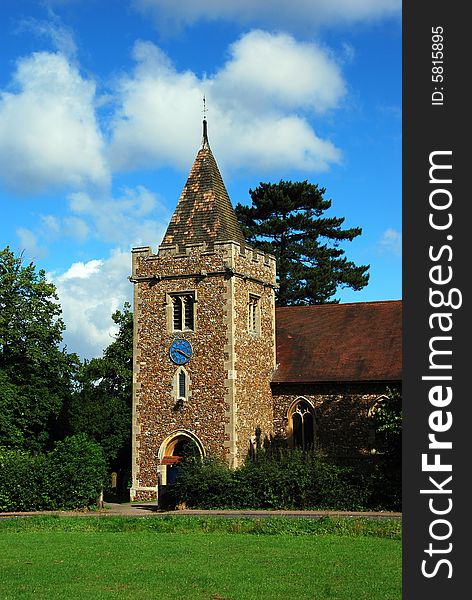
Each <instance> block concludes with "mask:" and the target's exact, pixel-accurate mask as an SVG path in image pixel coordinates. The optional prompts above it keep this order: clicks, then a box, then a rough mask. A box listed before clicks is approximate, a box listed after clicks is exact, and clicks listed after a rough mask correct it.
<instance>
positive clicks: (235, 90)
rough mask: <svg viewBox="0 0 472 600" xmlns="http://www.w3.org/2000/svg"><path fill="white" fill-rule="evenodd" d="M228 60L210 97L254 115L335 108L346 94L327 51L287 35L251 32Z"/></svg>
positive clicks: (214, 83) (335, 65)
mask: <svg viewBox="0 0 472 600" xmlns="http://www.w3.org/2000/svg"><path fill="white" fill-rule="evenodd" d="M230 53H231V58H230V60H229V61H228V62H227V63H226V65H225V66H224V68H223V69H222V70H221V71H220V72H218V73H217V74H216V75H215V76H214V78H213V81H212V84H213V85H212V90H213V91H212V94H213V96H216V98H219V97H221V96H223V97H226V104H228V103H230V102H231V101H233V102H237V104H238V105H240V106H241V107H244V108H246V110H250V111H252V112H258V113H259V112H260V111H261V109H265V110H266V109H267V108H270V109H272V110H274V109H275V108H279V109H282V110H296V109H309V110H313V111H316V112H323V111H325V110H326V109H329V108H335V107H336V106H337V105H338V102H339V100H340V99H341V98H342V97H343V95H344V93H345V83H344V81H343V79H342V77H341V73H340V71H339V67H338V65H337V64H336V62H335V60H334V59H333V58H332V57H330V55H329V53H328V51H326V50H324V49H323V48H321V47H320V46H318V45H316V44H313V43H310V44H308V43H303V42H298V41H296V40H295V39H294V38H293V37H291V36H289V35H286V34H281V33H280V34H271V33H268V32H267V31H260V30H255V31H251V32H249V33H247V34H246V35H244V36H243V37H242V38H241V39H240V40H238V41H237V42H236V43H234V44H232V46H231V48H230Z"/></svg>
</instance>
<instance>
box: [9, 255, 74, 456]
mask: <svg viewBox="0 0 472 600" xmlns="http://www.w3.org/2000/svg"><path fill="white" fill-rule="evenodd" d="M64 328H65V327H64V323H63V321H62V319H61V307H60V305H59V303H58V297H57V294H56V289H55V287H54V285H53V284H52V283H49V282H48V281H46V276H45V272H44V271H43V270H40V271H39V272H38V271H36V267H35V265H34V264H33V263H29V264H24V261H23V257H22V256H15V255H14V253H13V252H11V251H10V249H9V247H6V248H5V249H3V250H2V251H0V415H1V417H0V445H3V446H5V447H10V448H23V449H26V450H29V451H33V452H39V451H42V450H44V449H46V448H48V447H50V446H51V444H52V441H54V439H57V438H58V437H60V436H61V432H60V431H59V420H58V417H59V414H60V411H61V407H62V404H63V401H64V399H65V398H67V397H68V396H69V395H70V393H71V389H72V383H71V382H72V380H73V373H74V372H75V369H76V368H77V365H78V358H77V356H76V355H73V354H68V353H67V352H66V350H65V349H62V350H61V349H60V348H59V346H60V344H61V342H62V332H63V330H64Z"/></svg>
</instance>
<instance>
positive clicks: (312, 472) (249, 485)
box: [166, 450, 401, 510]
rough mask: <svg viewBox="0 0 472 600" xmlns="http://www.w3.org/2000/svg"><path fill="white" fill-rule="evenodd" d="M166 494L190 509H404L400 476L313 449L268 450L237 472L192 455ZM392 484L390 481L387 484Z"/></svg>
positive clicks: (223, 465) (174, 503) (167, 499)
mask: <svg viewBox="0 0 472 600" xmlns="http://www.w3.org/2000/svg"><path fill="white" fill-rule="evenodd" d="M178 468H179V474H178V477H177V479H176V482H175V483H174V485H173V486H171V488H170V490H169V491H168V494H167V497H166V503H167V505H171V506H172V505H174V506H177V505H179V504H185V505H186V506H187V507H188V508H203V509H211V508H234V509H243V508H248V509H299V510H303V509H305V510H309V509H326V510H367V509H371V510H373V509H376V510H401V489H400V481H399V480H398V481H396V482H394V481H393V480H392V478H391V477H388V473H387V474H386V473H385V472H384V471H385V469H382V468H379V466H378V465H375V464H369V465H368V468H365V467H364V468H359V467H357V468H356V467H354V466H343V465H338V464H333V463H330V462H327V461H326V460H324V459H322V458H320V457H318V456H315V455H314V454H313V453H310V452H298V451H287V450H286V451H279V452H278V453H277V455H272V456H265V455H264V454H263V453H262V454H261V455H260V456H259V457H258V458H257V460H255V461H250V460H248V461H246V462H245V463H244V465H243V466H242V467H240V468H239V469H236V470H235V471H232V470H230V469H229V468H228V467H227V466H226V465H225V464H223V463H221V462H219V461H217V460H212V459H208V458H206V459H204V460H199V459H196V458H189V459H186V460H184V461H182V462H181V464H179V467H178ZM387 483H388V485H386V484H387Z"/></svg>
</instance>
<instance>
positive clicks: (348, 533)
mask: <svg viewBox="0 0 472 600" xmlns="http://www.w3.org/2000/svg"><path fill="white" fill-rule="evenodd" d="M270 521H272V522H270ZM297 521H299V522H298V523H297ZM307 521H308V520H304V521H303V522H302V520H298V519H297V520H294V519H286V520H285V523H284V520H283V519H263V520H261V521H260V522H259V523H257V522H256V523H254V521H250V520H245V519H240V520H231V521H229V520H226V519H213V520H212V519H200V520H198V519H195V518H194V519H185V518H183V517H173V518H171V519H167V520H164V519H160V518H156V517H150V518H137V519H132V518H126V519H123V518H119V517H116V518H115V517H105V518H100V517H76V518H65V517H60V518H56V519H54V518H52V517H47V518H39V517H34V518H28V519H21V521H20V520H19V519H14V520H11V521H2V522H0V565H1V569H0V597H1V598H2V599H3V600H9V599H12V598H25V599H27V598H35V599H41V598H48V599H56V598H61V599H70V600H76V599H77V600H80V599H82V598H90V599H91V598H94V599H97V600H98V599H101V598H120V599H121V598H123V599H126V598H130V599H131V598H133V599H141V598H143V599H144V598H146V599H162V600H174V599H175V600H193V599H195V600H199V599H206V600H230V599H231V600H259V599H264V600H265V599H269V600H270V599H279V598H280V599H286V598H287V599H288V598H290V599H294V600H304V599H310V600H318V599H319V600H324V599H332V600H351V599H352V600H354V599H355V600H377V599H379V600H380V599H383V600H400V598H401V541H400V539H399V538H400V535H399V533H398V530H399V525H398V524H393V525H392V524H387V523H384V524H376V525H374V526H372V525H371V524H369V523H367V520H365V523H362V522H361V521H359V520H357V521H358V522H357V524H356V522H355V521H354V520H352V521H351V522H350V523H348V524H342V523H340V524H339V526H336V525H335V523H334V525H333V522H332V523H330V522H329V521H327V520H324V523H323V522H321V521H320V523H318V524H316V523H313V522H311V523H309V524H308V525H307ZM376 528H377V530H376ZM338 530H339V531H340V532H343V531H344V533H342V534H340V533H339V531H338ZM327 531H328V532H327ZM329 531H331V532H329ZM336 531H338V532H336Z"/></svg>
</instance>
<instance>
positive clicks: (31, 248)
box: [16, 227, 47, 261]
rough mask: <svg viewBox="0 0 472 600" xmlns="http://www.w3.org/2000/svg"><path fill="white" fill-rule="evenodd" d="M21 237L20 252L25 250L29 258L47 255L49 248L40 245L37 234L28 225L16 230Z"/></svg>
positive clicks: (35, 258) (33, 258)
mask: <svg viewBox="0 0 472 600" xmlns="http://www.w3.org/2000/svg"><path fill="white" fill-rule="evenodd" d="M16 235H17V236H18V239H19V246H20V253H22V252H24V253H25V254H26V256H27V257H28V259H29V260H33V261H35V260H37V259H38V258H43V257H44V256H46V255H47V250H46V249H45V248H43V247H41V246H39V245H38V237H37V235H36V234H35V233H34V232H33V231H31V230H30V229H27V228H26V227H19V228H18V229H17V230H16Z"/></svg>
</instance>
